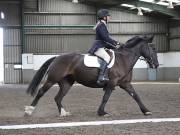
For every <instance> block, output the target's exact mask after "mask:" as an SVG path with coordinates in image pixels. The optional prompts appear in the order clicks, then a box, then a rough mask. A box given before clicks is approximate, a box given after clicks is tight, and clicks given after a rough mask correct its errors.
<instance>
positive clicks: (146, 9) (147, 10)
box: [140, 7, 153, 12]
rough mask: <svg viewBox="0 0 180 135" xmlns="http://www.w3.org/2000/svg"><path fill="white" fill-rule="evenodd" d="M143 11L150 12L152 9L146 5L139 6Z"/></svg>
mask: <svg viewBox="0 0 180 135" xmlns="http://www.w3.org/2000/svg"><path fill="white" fill-rule="evenodd" d="M140 8H141V9H142V10H143V11H146V12H152V11H153V10H152V9H150V8H146V7H140Z"/></svg>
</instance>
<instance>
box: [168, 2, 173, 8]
mask: <svg viewBox="0 0 180 135" xmlns="http://www.w3.org/2000/svg"><path fill="white" fill-rule="evenodd" d="M168 2H169V5H168V6H167V8H174V6H173V3H172V1H171V0H169V1H168Z"/></svg>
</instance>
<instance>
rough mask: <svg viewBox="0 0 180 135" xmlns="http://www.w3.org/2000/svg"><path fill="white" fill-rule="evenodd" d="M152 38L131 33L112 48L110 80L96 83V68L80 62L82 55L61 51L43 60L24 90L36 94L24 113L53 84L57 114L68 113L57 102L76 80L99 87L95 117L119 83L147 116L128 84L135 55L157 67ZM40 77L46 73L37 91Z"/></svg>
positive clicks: (101, 114)
mask: <svg viewBox="0 0 180 135" xmlns="http://www.w3.org/2000/svg"><path fill="white" fill-rule="evenodd" d="M153 37H154V36H147V35H146V36H135V37H133V38H132V39H130V40H128V41H127V42H126V44H125V45H124V46H123V47H121V48H118V49H115V50H114V51H115V57H116V59H115V63H114V65H113V67H112V68H111V69H109V78H110V81H108V82H107V83H105V84H103V85H98V84H97V83H96V81H97V77H98V72H99V69H98V68H90V67H86V66H85V65H84V63H83V59H84V55H82V54H77V53H71V54H65V55H61V56H58V57H53V58H51V59H49V60H47V61H46V62H45V63H44V64H43V65H42V66H41V68H40V69H39V70H38V71H37V73H36V74H35V76H34V78H33V80H32V81H31V83H30V85H29V87H28V89H27V93H30V94H31V95H32V96H34V95H35V94H36V93H37V95H36V97H35V98H34V100H33V102H32V104H31V106H26V107H25V114H26V115H31V114H32V112H33V110H34V109H35V106H36V105H37V103H38V101H39V99H40V98H41V97H42V96H43V95H44V94H45V92H47V91H48V90H49V89H50V88H51V87H52V86H53V85H54V84H56V83H57V84H58V85H59V87H60V89H59V92H58V94H57V95H56V96H55V102H56V104H57V106H58V110H59V113H60V116H66V115H68V114H69V113H68V112H66V111H65V109H64V108H63V106H62V104H61V102H62V99H63V97H64V96H65V95H66V94H67V92H68V90H69V89H70V88H71V86H72V85H73V84H74V83H75V81H76V82H78V83H80V84H82V85H84V86H87V87H92V88H103V90H104V96H103V99H102V102H101V104H100V106H99V109H98V111H97V114H98V115H99V116H103V115H105V114H107V113H106V112H105V111H104V109H105V105H106V103H107V101H108V99H109V97H110V95H111V93H112V91H113V90H114V89H115V86H119V87H120V88H122V89H124V90H125V91H126V92H128V94H129V95H130V96H132V98H133V99H134V100H135V101H136V102H137V104H138V105H139V108H140V109H141V111H142V113H143V114H144V115H151V112H150V111H149V110H148V109H147V108H146V107H145V106H144V104H143V103H142V101H141V99H140V97H139V96H138V95H137V93H136V92H135V90H134V88H133V86H132V85H131V80H132V69H133V67H134V65H135V63H136V62H137V60H138V59H139V57H141V56H143V57H144V59H145V60H146V62H147V63H148V65H149V67H150V68H157V67H158V66H159V63H158V59H157V52H156V50H155V47H154V46H153V44H152V40H153ZM44 76H46V80H45V83H44V84H43V86H42V87H41V88H40V89H39V90H38V86H39V84H40V82H41V80H42V78H43V77H44Z"/></svg>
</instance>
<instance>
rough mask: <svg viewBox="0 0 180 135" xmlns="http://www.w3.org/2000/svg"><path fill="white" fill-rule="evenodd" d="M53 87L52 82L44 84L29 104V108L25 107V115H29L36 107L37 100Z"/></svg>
mask: <svg viewBox="0 0 180 135" xmlns="http://www.w3.org/2000/svg"><path fill="white" fill-rule="evenodd" d="M52 86H53V83H52V82H49V81H48V80H47V81H46V82H45V83H44V85H43V86H42V87H41V88H40V89H39V91H38V94H37V95H36V97H35V98H34V100H33V101H32V103H31V106H25V115H31V114H32V112H33V111H34V109H35V106H36V105H37V103H38V101H39V99H40V98H41V97H42V96H43V95H44V94H45V93H46V92H47V91H48V90H49V89H50V88H51V87H52Z"/></svg>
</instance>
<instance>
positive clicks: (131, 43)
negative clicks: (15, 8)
mask: <svg viewBox="0 0 180 135" xmlns="http://www.w3.org/2000/svg"><path fill="white" fill-rule="evenodd" d="M142 39H143V38H142V37H140V36H134V37H132V38H131V39H129V40H128V41H127V42H126V43H125V44H124V46H123V48H131V47H134V46H135V45H137V44H138V43H139V42H140V41H141V40H142Z"/></svg>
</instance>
